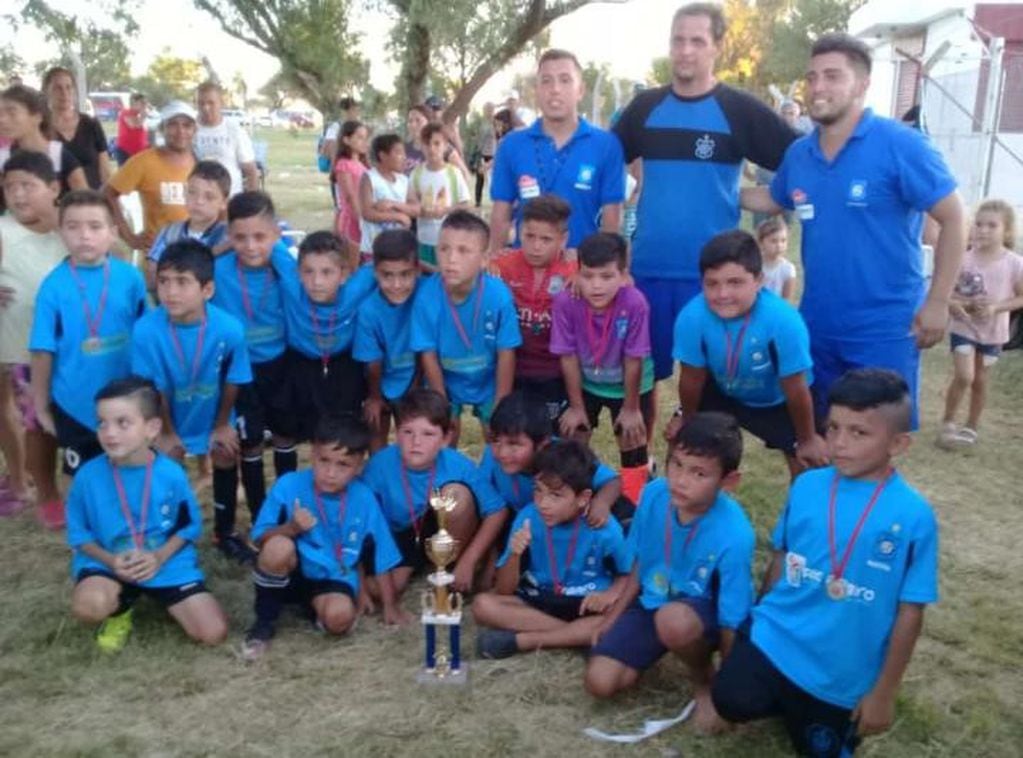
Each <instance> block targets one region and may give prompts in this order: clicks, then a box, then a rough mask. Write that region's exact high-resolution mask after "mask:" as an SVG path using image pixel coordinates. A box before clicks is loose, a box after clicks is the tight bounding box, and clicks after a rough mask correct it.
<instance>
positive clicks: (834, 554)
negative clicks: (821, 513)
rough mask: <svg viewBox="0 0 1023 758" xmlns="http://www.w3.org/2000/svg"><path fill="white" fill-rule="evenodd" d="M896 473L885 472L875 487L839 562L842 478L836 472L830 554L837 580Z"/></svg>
mask: <svg viewBox="0 0 1023 758" xmlns="http://www.w3.org/2000/svg"><path fill="white" fill-rule="evenodd" d="M893 473H895V472H894V470H893V469H888V470H887V471H885V473H884V476H883V477H881V481H879V482H878V483H877V486H876V487H874V493H873V494H872V495H871V496H870V500H868V501H867V505H866V507H865V508H864V509H863V512H862V513H861V514H860V518H859V520H858V521H857V522H856V526H855V527H854V528H853V531H852V534H851V535H849V542H847V543H846V546H845V552H844V553H843V554H842V560H841V561H838V560H837V558H838V550H837V548H836V547H835V500H836V499H837V497H838V481H839V479H840V478H841V476H840V475H839V473H838V472H837V471H836V472H835V477H834V478H833V479H832V480H831V496H830V497H829V498H828V553H829V556H830V558H831V576H832V577H834V578H835V579H836V580H840V579H841V578H842V574H843V573H845V567H846V564H848V563H849V558H850V557H851V556H852V551H853V546H854V545H855V544H856V540H857V539H859V536H860V530H861V529H863V525H864V524H865V523H866V521H867V516H869V515H870V512H871V511H872V510H873V508H874V504H875V503H877V499H878V498H879V497H880V496H881V492H882V491H883V490H884V488H885V487H886V486H887V485H888V482H889V481H890V480H891V477H892V474H893Z"/></svg>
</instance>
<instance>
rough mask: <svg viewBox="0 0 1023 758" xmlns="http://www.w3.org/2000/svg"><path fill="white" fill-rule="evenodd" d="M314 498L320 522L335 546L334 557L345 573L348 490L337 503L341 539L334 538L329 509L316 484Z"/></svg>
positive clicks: (332, 545) (333, 546) (331, 543)
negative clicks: (325, 505)
mask: <svg viewBox="0 0 1023 758" xmlns="http://www.w3.org/2000/svg"><path fill="white" fill-rule="evenodd" d="M313 498H314V499H315V501H316V512H317V513H318V514H319V515H320V522H321V523H322V524H323V528H324V529H326V530H327V538H328V539H329V540H330V545H331V547H332V548H334V557H335V558H336V559H337V565H338V567H339V568H340V569H341V573H342V574H343V573H345V564H344V562H343V561H342V560H341V557H342V555H343V554H344V549H345V532H344V528H345V513H346V512H347V511H348V490H345V491H344V493H343V494H342V495H341V502H339V503H338V505H337V528H338V530H339V531H340V532H341V539H340V540H336V539H334V535H333V534H332V533H331V531H330V522H329V521H327V511H326V510H325V509H324V507H323V501H322V500H321V498H320V490H319V489H317V488H316V487H315V486H314V487H313Z"/></svg>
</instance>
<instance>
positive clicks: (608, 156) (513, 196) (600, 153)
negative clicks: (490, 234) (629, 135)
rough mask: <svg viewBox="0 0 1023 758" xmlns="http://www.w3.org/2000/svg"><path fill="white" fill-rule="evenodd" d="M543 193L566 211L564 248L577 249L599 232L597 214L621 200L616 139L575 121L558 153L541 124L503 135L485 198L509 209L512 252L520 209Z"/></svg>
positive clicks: (620, 162) (621, 165)
mask: <svg viewBox="0 0 1023 758" xmlns="http://www.w3.org/2000/svg"><path fill="white" fill-rule="evenodd" d="M546 194H554V195H557V196H558V197H560V198H562V199H563V200H565V201H566V202H567V203H568V204H569V205H570V206H571V208H572V215H571V216H570V217H569V219H568V247H573V248H574V247H578V246H579V243H580V242H582V241H583V240H584V239H585V238H586V237H588V236H589V235H591V234H593V233H594V232H596V231H597V230H598V228H599V219H600V212H601V209H602V208H603V207H604V206H605V205H614V204H617V203H620V202H622V201H623V200H624V199H625V161H624V160H623V159H622V146H621V145H620V144H619V142H618V140H616V139H615V138H614V136H613V135H612V134H611V133H610V132H606V131H604V130H603V129H599V128H597V127H595V126H592V125H591V124H589V123H588V122H587V121H586V119H579V126H578V127H577V128H576V130H575V134H573V135H572V137H571V138H570V139H569V140H568V142H566V143H565V144H564V145H563V146H562V147H561V148H560V149H558V148H557V147H556V146H555V144H554V140H552V139H551V138H550V137H549V136H547V134H545V133H544V131H543V119H537V120H536V121H534V122H533V125H532V126H530V127H529V128H527V129H519V130H516V131H513V132H510V133H509V134H507V135H505V137H504V138H503V139H502V140H501V142H500V143H499V144H498V146H497V155H496V156H495V157H494V168H493V171H492V173H491V185H490V197H491V199H493V200H498V201H503V202H506V203H511V204H512V206H513V208H514V217H515V226H516V234H515V240H516V242H515V247H519V244H518V238H519V235H518V226H519V224H520V223H521V221H522V209H523V208H524V207H525V205H526V203H528V202H529V201H530V200H531V199H532V198H534V197H539V196H540V195H546Z"/></svg>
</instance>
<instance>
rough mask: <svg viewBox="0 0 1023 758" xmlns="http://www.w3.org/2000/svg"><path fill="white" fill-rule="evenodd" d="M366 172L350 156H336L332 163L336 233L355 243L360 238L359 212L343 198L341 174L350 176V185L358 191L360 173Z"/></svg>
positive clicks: (360, 178)
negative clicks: (334, 184)
mask: <svg viewBox="0 0 1023 758" xmlns="http://www.w3.org/2000/svg"><path fill="white" fill-rule="evenodd" d="M365 173H366V167H365V166H364V165H363V164H362V163H360V162H359V161H357V160H354V159H352V158H338V160H337V163H335V164H334V181H335V182H336V183H337V223H336V226H335V228H336V230H337V233H338V234H340V235H341V236H342V237H345V238H347V239H348V240H350V241H351V242H354V243H355V244H356V245H358V244H359V242H360V240H362V227H361V226H360V224H359V214H358V213H356V212H355V209H354V208H352V207H351V204H350V203H349V202H348V201H347V200H345V195H344V192H342V191H341V175H342V174H347V175H348V176H350V177H352V186H353V187H354V188H355V191H356V192H358V191H359V182H360V181H361V180H362V175H363V174H365Z"/></svg>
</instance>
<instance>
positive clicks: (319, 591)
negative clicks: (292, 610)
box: [284, 571, 356, 606]
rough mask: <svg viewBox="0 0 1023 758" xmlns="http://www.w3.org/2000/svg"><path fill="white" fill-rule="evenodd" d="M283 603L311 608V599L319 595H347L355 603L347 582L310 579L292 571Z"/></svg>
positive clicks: (352, 591) (352, 592)
mask: <svg viewBox="0 0 1023 758" xmlns="http://www.w3.org/2000/svg"><path fill="white" fill-rule="evenodd" d="M289 578H290V581H289V582H288V587H287V592H286V594H285V596H284V602H285V603H290V604H293V605H301V606H311V605H312V601H313V598H316V597H319V596H320V595H331V594H336V595H347V596H348V597H349V598H351V600H352V602H354V601H355V599H356V598H355V589H354V588H353V587H352V585H350V584H348V583H347V582H339V581H337V580H336V579H310V578H309V577H307V576H306V575H305V574H303V573H302V572H301V571H294V572H292V573H291V576H290V577H289Z"/></svg>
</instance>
